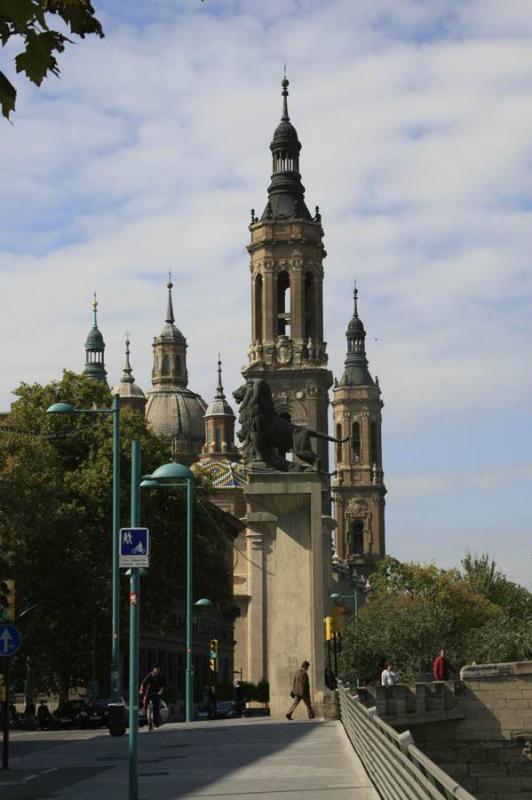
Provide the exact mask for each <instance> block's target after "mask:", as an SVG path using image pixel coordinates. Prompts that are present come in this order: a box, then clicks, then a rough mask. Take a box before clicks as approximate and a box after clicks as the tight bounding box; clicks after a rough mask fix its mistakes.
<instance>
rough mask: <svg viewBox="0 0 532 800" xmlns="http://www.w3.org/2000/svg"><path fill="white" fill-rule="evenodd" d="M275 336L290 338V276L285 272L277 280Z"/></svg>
mask: <svg viewBox="0 0 532 800" xmlns="http://www.w3.org/2000/svg"><path fill="white" fill-rule="evenodd" d="M277 335H278V336H290V276H289V275H288V272H286V270H282V272H280V273H279V276H278V278H277Z"/></svg>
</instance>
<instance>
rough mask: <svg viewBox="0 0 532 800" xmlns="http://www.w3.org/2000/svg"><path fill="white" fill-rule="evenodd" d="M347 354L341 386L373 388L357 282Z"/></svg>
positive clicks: (348, 329)
mask: <svg viewBox="0 0 532 800" xmlns="http://www.w3.org/2000/svg"><path fill="white" fill-rule="evenodd" d="M346 338H347V354H346V358H345V362H344V363H345V369H344V374H343V375H342V377H341V378H340V386H373V385H374V381H373V378H372V377H371V375H370V372H369V369H368V359H367V357H366V331H365V330H364V323H363V322H362V320H361V319H360V317H359V316H358V288H357V284H356V281H355V285H354V289H353V316H352V318H351V321H350V322H349V325H348V326H347V331H346Z"/></svg>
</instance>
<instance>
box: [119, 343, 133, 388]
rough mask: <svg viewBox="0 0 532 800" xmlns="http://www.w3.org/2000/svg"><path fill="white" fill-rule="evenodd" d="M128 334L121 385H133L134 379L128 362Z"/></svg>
mask: <svg viewBox="0 0 532 800" xmlns="http://www.w3.org/2000/svg"><path fill="white" fill-rule="evenodd" d="M129 345H130V341H129V333H126V360H125V363H124V370H123V372H122V383H135V378H134V377H133V370H132V369H131V364H130V362H129V352H130V350H129Z"/></svg>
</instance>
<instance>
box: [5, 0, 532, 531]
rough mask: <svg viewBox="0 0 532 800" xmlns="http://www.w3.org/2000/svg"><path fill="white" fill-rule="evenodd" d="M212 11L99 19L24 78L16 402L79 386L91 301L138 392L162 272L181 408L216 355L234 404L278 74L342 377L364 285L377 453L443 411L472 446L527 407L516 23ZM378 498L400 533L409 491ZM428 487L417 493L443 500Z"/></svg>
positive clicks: (524, 173)
mask: <svg viewBox="0 0 532 800" xmlns="http://www.w3.org/2000/svg"><path fill="white" fill-rule="evenodd" d="M207 5H208V4H207V3H205V4H200V3H198V4H197V7H196V5H195V4H190V5H188V4H187V5H186V6H184V7H183V6H179V8H178V9H177V11H176V7H175V3H173V2H171V3H169V2H166V0H159V2H154V3H153V4H151V5H150V9H151V11H150V13H153V19H151V20H149V21H146V20H144V21H143V22H142V21H140V20H139V19H134V18H133V17H131V20H130V21H128V20H127V19H125V18H124V17H123V15H124V13H125V10H124V9H125V8H126V6H124V4H122V3H116V2H108V3H106V5H105V8H104V12H105V13H104V15H105V19H106V26H107V37H106V39H105V40H103V41H96V40H94V41H86V42H83V43H80V44H79V45H78V46H76V47H71V48H70V49H69V50H68V51H67V52H66V53H65V54H64V55H63V57H62V58H61V62H62V69H63V72H62V78H61V80H59V81H57V80H55V79H54V78H51V79H49V80H48V81H47V82H46V83H45V85H43V87H42V88H41V89H39V90H36V89H34V88H32V87H30V86H28V85H26V84H24V82H23V80H22V79H20V78H18V79H17V85H18V88H19V91H20V97H19V101H18V107H19V110H18V112H17V114H16V118H15V124H14V125H13V126H9V125H7V124H3V125H0V147H1V152H2V155H3V159H2V161H3V165H2V176H1V188H2V191H1V192H0V220H1V222H0V293H1V294H0V296H1V297H2V299H3V301H4V302H3V314H2V316H1V317H0V336H1V337H2V340H3V341H4V343H6V342H7V343H8V346H7V347H5V348H4V358H3V364H2V366H3V368H2V371H1V373H0V398H1V404H2V406H3V407H4V408H5V407H7V405H8V403H9V392H10V390H11V389H12V388H13V387H15V386H16V385H17V384H18V383H19V382H20V380H26V381H32V380H39V381H48V380H50V379H52V378H54V377H57V376H58V375H59V374H60V371H61V369H62V367H63V366H67V367H70V368H74V369H76V368H78V369H79V368H81V366H82V363H83V355H84V354H83V341H84V338H85V335H86V332H87V330H88V328H89V327H90V321H91V315H90V302H91V297H92V291H93V289H96V290H97V291H98V294H99V296H100V300H101V304H100V310H101V313H100V320H101V327H102V329H103V332H104V335H105V339H106V342H107V365H108V370H109V376H110V380H111V382H114V381H115V380H116V379H117V378H118V376H119V374H120V371H121V366H122V339H123V332H124V331H125V330H126V329H127V330H130V331H131V334H132V344H133V351H132V360H133V365H134V370H135V375H136V378H137V381H138V382H139V383H141V384H142V385H143V386H144V387H146V388H148V385H149V376H150V370H151V341H152V337H153V336H154V335H155V334H156V333H157V332H158V331H159V328H160V326H161V325H162V320H163V312H164V306H165V289H164V283H165V280H166V271H167V270H168V268H170V267H171V268H172V269H174V275H175V277H174V282H175V286H176V302H175V306H176V314H177V322H178V325H179V327H180V328H181V329H182V330H183V332H184V333H185V335H186V336H187V338H188V341H189V374H190V384H191V387H192V388H193V389H195V390H197V391H200V392H201V393H202V394H203V395H204V396H205V397H206V398H207V399H209V398H210V396H211V395H212V392H213V388H214V382H215V362H216V353H217V352H218V350H219V349H220V350H221V351H222V355H223V358H224V373H225V375H224V380H225V384H226V387H227V389H228V390H229V389H230V388H231V387H234V386H236V385H238V383H239V371H240V367H241V365H242V363H243V362H244V358H245V353H246V349H247V345H248V338H249V327H250V325H249V314H250V310H249V302H248V301H249V285H248V281H249V272H248V257H247V254H246V252H245V245H246V243H247V240H248V231H247V224H248V220H249V209H250V208H251V207H255V208H256V209H257V211H261V210H262V208H263V206H264V204H265V202H266V186H267V184H268V180H269V169H270V163H269V149H268V146H269V141H270V137H271V134H272V132H273V129H274V127H275V125H276V124H277V120H278V118H279V115H280V96H279V89H280V87H279V79H280V74H281V68H282V64H283V62H284V61H286V62H287V64H288V71H289V77H290V80H291V96H290V109H291V114H292V118H293V121H294V123H295V124H296V126H297V128H298V131H299V134H300V138H301V140H302V143H303V152H302V171H303V181H304V183H305V185H306V186H307V199H308V204H309V206H310V207H312V206H314V205H315V204H319V205H320V207H321V210H322V213H323V219H324V226H325V231H326V247H327V250H328V253H329V255H328V258H327V260H326V262H325V270H326V285H325V302H326V308H325V319H326V327H327V339H328V342H329V352H330V363H331V366H332V368H333V370H334V372H335V373H336V374H337V375H338V374H340V372H341V370H342V363H343V358H344V347H345V339H344V331H345V327H346V324H347V321H348V319H349V317H350V314H351V307H350V301H349V297H350V292H349V289H350V286H351V282H352V279H353V277H355V276H356V277H358V279H359V284H360V288H361V303H360V307H361V313H362V316H363V319H364V321H365V324H366V328H367V331H368V341H367V344H368V353H369V357H370V364H371V368H372V371H373V373H377V374H378V375H379V377H380V379H381V384H382V386H383V391H384V400H385V403H386V408H385V411H384V414H385V433H386V436H387V447H388V448H389V449H392V450H393V447H394V444H393V443H394V437H397V436H399V435H400V434H401V433H402V432H403V431H404V430H408V431H409V432H410V435H411V436H413V437H421V439H422V438H423V436H424V432H425V431H426V429H427V428H428V427H429V426H433V425H434V421H435V420H437V419H438V417H439V416H446V415H447V416H449V415H455V416H457V417H460V418H461V419H463V420H468V421H470V424H471V425H472V426H474V425H475V417H476V413H477V410H478V409H484V410H489V411H490V412H491V413H492V414H493V415H494V425H496V424H497V418H498V417H497V415H501V414H503V413H504V412H505V410H506V409H507V408H509V407H510V408H512V407H514V406H520V407H522V408H528V409H530V400H529V398H530V396H531V393H532V372H531V370H530V369H529V368H528V363H529V353H530V352H531V350H532V331H531V327H530V323H529V320H530V311H531V298H532V270H531V269H530V260H531V257H530V253H531V252H532V226H531V224H530V220H531V211H530V209H531V206H532V197H531V187H532V170H531V165H532V144H531V142H532V137H531V136H530V129H531V127H532V112H531V110H530V109H531V108H532V104H531V102H530V101H531V96H532V63H531V61H530V57H529V53H530V37H531V36H532V30H531V23H530V13H529V7H528V3H527V2H518V0H513V2H510V0H509V2H507V3H505V7H504V10H502V9H501V7H500V4H499V3H496V2H495V0H493V2H492V0H482V2H474V1H473V0H471V1H470V2H465V3H462V4H460V7H459V8H457V5H456V3H454V2H451V0H448V1H445V0H439V2H431V3H420V2H416V1H415V0H401V1H398V0H371V2H370V0H364V1H363V2H357V3H353V2H352V0H330V2H328V3H326V4H324V3H323V2H320V0H292V2H290V3H288V2H275V3H274V2H271V3H269V4H266V5H264V4H262V5H260V4H249V3H248V2H245V3H244V2H237V0H234V2H232V3H227V2H226V1H225V0H224V2H221V0H212V2H211V3H210V4H209V7H208V8H207ZM127 8H128V13H130V14H133V13H134V12H132V11H131V10H130V8H129V6H127ZM183 8H184V10H183ZM135 13H137V12H135ZM138 13H140V11H138ZM143 13H146V10H145V9H144V12H143ZM148 22H149V23H150V24H148ZM427 446H429V445H427ZM460 446H462V445H461V443H460V441H459V440H458V439H457V441H456V447H457V452H459V450H458V448H459V447H460ZM522 446H523V443H522V441H520V440H517V441H516V443H515V444H514V445H513V448H514V460H515V461H516V462H520V461H522V460H523V459H525V458H526V457H527V456H528V454H526V453H523V452H521V448H522ZM509 447H510V448H511V445H509ZM458 458H459V455H458ZM419 469H420V470H423V469H424V464H423V463H420V465H419ZM488 472H489V470H488ZM486 479H487V478H486ZM388 480H389V484H390V490H391V491H390V494H389V508H390V509H391V511H392V512H393V509H394V503H397V505H398V506H399V504H400V500H399V498H400V497H403V496H404V493H405V491H407V487H408V484H409V482H411V477H409V478H404V479H403V478H401V477H396V476H394V475H393V474H390V475H388ZM431 480H434V479H433V478H431V477H430V476H426V477H425V484H426V486H427V491H428V490H430V491H434V492H438V491H440V489H439V488H438V486H440V487H441V486H442V485H445V480H444V479H443V478H442V477H441V476H440V477H439V478H436V479H435V480H436V484H435V485H433V486H432V489H431ZM447 480H449V478H448V479H447ZM401 481H402V482H403V488H401ZM438 481H440V483H439V484H438ZM442 481H443V483H442ZM419 485H420V486H423V485H424V483H423V480H420V483H419ZM466 486H467V487H470V488H474V487H473V486H472V484H471V482H469V483H468V482H467V481H466ZM451 488H452V490H453V491H455V490H456V491H458V487H456V486H454V484H453V486H452V487H451ZM449 490H450V489H449V488H448V489H446V491H449ZM416 491H419V489H418V490H416ZM463 491H467V488H464V489H463ZM414 494H415V492H414ZM394 495H395V496H396V497H397V499H394ZM413 499H415V498H413ZM509 524H511V520H510V522H509Z"/></svg>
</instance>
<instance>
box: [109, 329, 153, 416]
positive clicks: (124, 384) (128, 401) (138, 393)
mask: <svg viewBox="0 0 532 800" xmlns="http://www.w3.org/2000/svg"><path fill="white" fill-rule="evenodd" d="M130 344H131V342H130V341H129V334H127V333H126V360H125V363H124V369H123V371H122V377H121V378H120V383H119V384H117V386H115V388H114V389H113V394H118V395H120V406H121V408H132V409H133V411H138V412H139V413H141V414H144V408H145V406H146V396H145V394H144V392H143V391H142V389H141V388H140V386H137V384H136V383H135V378H134V377H133V370H132V368H131V362H130V360H129V355H130V350H129V345H130Z"/></svg>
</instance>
